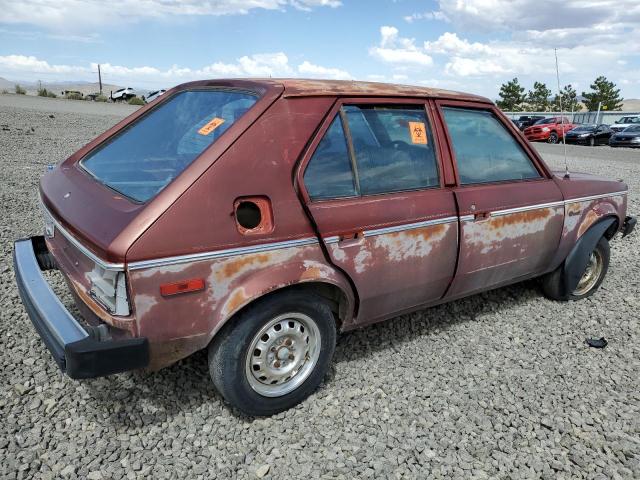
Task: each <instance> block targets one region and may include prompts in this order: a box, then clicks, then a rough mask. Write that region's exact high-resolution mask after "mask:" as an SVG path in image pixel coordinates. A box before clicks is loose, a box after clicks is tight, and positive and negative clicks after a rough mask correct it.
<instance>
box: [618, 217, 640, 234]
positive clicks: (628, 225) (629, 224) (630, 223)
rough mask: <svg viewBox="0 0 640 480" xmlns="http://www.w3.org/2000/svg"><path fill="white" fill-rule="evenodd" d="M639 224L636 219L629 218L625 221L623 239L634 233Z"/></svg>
mask: <svg viewBox="0 0 640 480" xmlns="http://www.w3.org/2000/svg"><path fill="white" fill-rule="evenodd" d="M637 222H638V220H637V219H636V218H635V217H627V218H625V219H624V223H623V224H622V238H624V237H626V236H627V235H629V234H630V233H631V232H633V229H634V228H636V223H637Z"/></svg>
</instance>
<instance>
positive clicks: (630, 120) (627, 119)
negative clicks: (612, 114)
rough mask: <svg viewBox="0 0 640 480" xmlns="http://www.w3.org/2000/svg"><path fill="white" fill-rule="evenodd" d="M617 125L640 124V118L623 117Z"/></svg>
mask: <svg viewBox="0 0 640 480" xmlns="http://www.w3.org/2000/svg"><path fill="white" fill-rule="evenodd" d="M616 123H640V117H622V118H621V119H620V120H618V121H617V122H616Z"/></svg>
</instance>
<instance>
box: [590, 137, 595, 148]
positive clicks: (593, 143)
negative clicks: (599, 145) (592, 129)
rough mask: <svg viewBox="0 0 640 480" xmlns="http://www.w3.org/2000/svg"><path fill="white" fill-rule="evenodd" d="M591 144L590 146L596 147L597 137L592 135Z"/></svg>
mask: <svg viewBox="0 0 640 480" xmlns="http://www.w3.org/2000/svg"><path fill="white" fill-rule="evenodd" d="M589 146H590V147H595V146H596V139H595V138H593V137H591V138H590V139H589Z"/></svg>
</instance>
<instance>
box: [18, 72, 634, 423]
mask: <svg viewBox="0 0 640 480" xmlns="http://www.w3.org/2000/svg"><path fill="white" fill-rule="evenodd" d="M40 194H41V199H42V207H43V211H44V217H45V231H44V235H43V236H36V237H32V238H30V239H26V240H20V241H17V242H16V244H15V250H14V265H15V272H16V277H17V282H18V286H19V290H20V294H21V296H22V299H23V302H24V304H25V307H26V309H27V311H28V313H29V316H30V317H31V320H32V322H33V324H34V325H35V328H36V329H37V331H38V332H39V334H40V335H41V337H42V338H43V340H44V342H45V344H46V345H47V347H48V348H49V350H50V351H51V353H52V354H53V357H54V358H55V360H56V362H57V363H58V365H59V366H60V367H61V369H62V370H63V371H65V372H66V373H67V374H68V375H69V376H71V377H73V378H87V377H95V376H100V375H108V374H113V373H118V372H123V371H127V370H132V369H139V368H150V369H158V368H161V367H164V366H166V365H170V364H172V363H174V362H176V361H178V360H180V359H182V358H185V357H186V356H188V355H190V354H192V353H193V352H196V351H198V350H201V349H204V348H207V349H208V351H209V363H210V371H211V376H212V379H213V382H214V384H215V385H216V387H217V388H218V390H219V391H220V392H221V393H222V395H223V396H224V398H225V399H226V400H227V401H228V402H230V403H231V404H232V405H234V406H236V407H238V408H239V409H240V410H242V411H244V412H247V413H249V414H255V415H266V414H271V413H274V412H278V411H281V410H284V409H286V408H289V407H291V406H293V405H295V404H296V403H298V402H300V401H301V400H303V399H304V398H305V397H306V396H308V395H309V394H310V393H311V392H313V390H314V389H315V388H316V387H317V386H318V385H319V383H320V382H321V380H322V378H323V377H324V375H325V373H326V371H327V368H328V366H329V363H330V361H331V358H332V354H333V351H334V345H335V341H336V332H338V331H345V330H349V329H353V328H357V327H361V326H363V325H366V324H369V323H373V322H378V321H381V320H384V319H387V318H390V317H393V316H396V315H399V314H401V313H403V312H408V311H411V310H416V309H420V308H423V307H427V306H430V305H435V304H439V303H443V302H447V301H450V300H454V299H457V298H461V297H464V296H467V295H472V294H474V293H477V292H481V291H485V290H489V289H492V288H496V287H500V286H502V285H507V284H510V283H514V282H518V281H521V280H524V279H528V278H532V277H541V278H542V285H543V290H544V292H545V293H546V294H547V295H548V296H550V297H552V298H555V299H558V300H568V299H579V298H583V297H586V296H588V295H591V294H592V293H593V292H594V291H595V290H596V289H597V288H598V286H599V285H600V283H601V282H602V280H603V278H604V276H605V273H606V271H607V266H608V262H609V246H608V245H609V244H608V242H609V240H611V239H612V238H613V237H614V235H615V234H616V233H617V232H620V231H622V232H623V234H628V233H629V232H630V231H631V230H632V229H633V226H634V225H635V219H633V218H631V217H627V216H626V206H627V186H626V185H625V184H624V183H621V182H619V181H612V180H605V179H600V178H595V177H592V176H588V175H578V174H572V175H571V176H570V177H566V176H562V175H556V174H554V173H553V172H551V171H550V170H549V168H548V167H547V166H546V165H545V163H544V162H543V161H542V159H541V158H540V157H539V156H538V154H537V153H536V151H535V150H534V149H533V148H532V147H531V146H530V145H529V144H528V143H527V142H526V140H525V139H524V137H523V136H522V135H521V134H520V132H518V130H517V129H516V128H515V127H514V126H513V125H512V123H511V122H510V121H509V120H508V119H507V118H506V117H505V116H504V115H502V113H500V111H499V110H498V109H497V108H496V107H495V106H494V105H493V104H492V103H491V102H490V101H489V100H487V99H485V98H482V97H477V96H474V95H467V94H462V93H456V92H449V91H444V90H436V89H430V88H418V87H409V86H397V85H385V84H376V83H362V82H334V81H311V80H275V79H273V80H272V79H269V80H215V81H201V82H193V83H188V84H185V85H181V86H179V87H176V88H174V89H173V90H171V91H169V92H167V93H166V94H165V95H163V97H161V98H160V99H159V100H158V101H157V102H154V103H153V104H150V105H147V106H146V107H143V108H141V109H140V110H139V111H137V112H136V113H134V114H133V115H131V116H130V117H128V118H126V119H125V120H123V121H122V122H120V123H119V124H118V125H116V126H115V127H113V128H112V129H110V130H109V131H107V132H105V133H104V134H102V135H100V136H99V137H98V138H96V139H95V140H94V141H92V142H91V143H89V144H88V145H86V146H85V147H83V148H82V149H81V150H79V151H78V152H77V153H75V154H74V155H72V156H71V157H70V158H68V159H67V160H65V161H64V162H63V163H62V164H60V165H59V166H58V167H57V168H55V169H54V170H53V171H51V172H48V173H47V174H46V175H45V176H44V177H43V179H42V182H41V190H40ZM51 268H58V269H59V270H60V271H61V272H62V273H63V275H64V277H65V278H66V280H67V282H68V285H69V287H70V290H71V292H72V293H73V295H74V296H75V298H76V302H77V305H78V307H79V309H80V311H81V312H82V315H83V318H82V319H76V318H74V317H73V316H72V315H71V314H70V313H69V312H68V311H67V310H66V309H65V308H64V307H63V306H62V304H61V303H60V301H59V300H58V299H57V298H56V296H55V295H54V293H53V292H52V290H51V289H50V287H49V286H48V284H47V283H46V281H45V280H44V277H43V275H42V273H41V270H46V269H51Z"/></svg>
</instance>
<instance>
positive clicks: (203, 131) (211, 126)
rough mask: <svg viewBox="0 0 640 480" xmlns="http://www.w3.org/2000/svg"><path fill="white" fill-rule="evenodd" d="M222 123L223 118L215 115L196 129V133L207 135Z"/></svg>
mask: <svg viewBox="0 0 640 480" xmlns="http://www.w3.org/2000/svg"><path fill="white" fill-rule="evenodd" d="M223 123H224V119H222V118H218V117H215V118H214V119H213V120H211V121H210V122H209V123H207V124H206V125H205V126H204V127H202V128H201V129H200V130H198V133H199V134H200V135H209V134H210V133H211V132H213V131H214V130H215V129H216V128H218V127H219V126H220V125H222V124H223Z"/></svg>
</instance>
